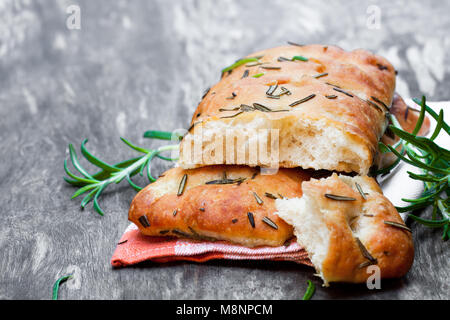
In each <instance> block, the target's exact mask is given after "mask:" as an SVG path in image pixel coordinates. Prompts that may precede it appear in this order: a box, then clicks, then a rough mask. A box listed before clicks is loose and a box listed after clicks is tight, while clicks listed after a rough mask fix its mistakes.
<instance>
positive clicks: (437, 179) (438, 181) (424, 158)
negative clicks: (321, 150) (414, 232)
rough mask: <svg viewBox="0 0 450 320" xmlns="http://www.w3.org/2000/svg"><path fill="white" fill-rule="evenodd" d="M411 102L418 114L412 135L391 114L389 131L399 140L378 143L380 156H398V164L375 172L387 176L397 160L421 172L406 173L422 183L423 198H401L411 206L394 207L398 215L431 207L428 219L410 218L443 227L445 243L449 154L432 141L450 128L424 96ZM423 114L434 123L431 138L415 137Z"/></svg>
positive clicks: (449, 232) (449, 217)
mask: <svg viewBox="0 0 450 320" xmlns="http://www.w3.org/2000/svg"><path fill="white" fill-rule="evenodd" d="M413 100H414V102H415V103H416V104H418V105H419V106H420V115H419V119H418V121H417V124H416V127H415V128H414V130H413V132H412V133H409V132H406V131H404V130H403V129H402V128H401V126H400V124H399V122H398V121H397V119H396V118H395V116H393V115H391V114H390V117H391V121H392V125H391V126H390V127H389V128H390V129H391V130H392V132H393V133H394V134H395V135H397V136H398V137H399V138H400V140H399V141H398V142H397V143H396V144H394V145H393V146H390V145H384V144H383V143H379V146H380V150H381V151H382V152H383V153H385V152H392V153H394V154H395V155H396V156H397V161H396V162H395V163H394V164H392V165H390V166H389V167H387V168H383V169H381V170H378V171H377V172H376V173H377V174H379V173H387V172H389V171H390V170H391V169H392V168H393V167H395V166H396V165H397V163H399V162H400V161H404V162H406V163H409V164H410V165H412V166H414V167H416V168H418V169H420V171H421V173H413V172H410V171H408V175H409V177H410V178H411V179H414V180H419V181H422V182H423V184H424V191H423V193H422V195H421V196H420V197H419V198H418V199H402V200H403V201H405V202H408V203H410V205H408V206H405V207H397V210H398V211H399V212H409V211H416V210H419V209H423V208H426V207H428V206H432V207H433V211H432V216H431V219H425V218H421V217H418V216H417V215H414V214H409V217H411V218H412V219H413V220H415V221H417V222H419V223H421V224H423V225H425V226H427V227H430V228H443V233H442V239H443V240H444V241H446V240H448V239H449V238H450V214H449V204H450V203H449V196H450V188H449V183H450V151H449V150H448V149H445V148H443V147H441V146H439V145H437V144H436V143H435V142H434V140H435V139H436V138H437V137H438V135H439V134H441V133H442V134H447V135H450V127H449V125H448V124H447V123H445V121H444V112H443V110H441V111H440V112H439V114H437V113H436V112H434V111H433V110H432V109H431V108H430V107H429V106H427V104H426V99H425V97H422V99H421V100H418V99H413ZM426 113H428V114H429V115H430V116H431V117H433V118H434V119H435V120H436V122H437V123H436V128H435V130H434V132H433V133H432V135H431V137H430V138H426V137H420V136H417V133H418V132H419V130H420V128H421V126H422V124H423V121H424V119H425V114H426ZM442 130H444V132H442ZM399 146H401V151H400V152H399V151H397V148H398V147H399Z"/></svg>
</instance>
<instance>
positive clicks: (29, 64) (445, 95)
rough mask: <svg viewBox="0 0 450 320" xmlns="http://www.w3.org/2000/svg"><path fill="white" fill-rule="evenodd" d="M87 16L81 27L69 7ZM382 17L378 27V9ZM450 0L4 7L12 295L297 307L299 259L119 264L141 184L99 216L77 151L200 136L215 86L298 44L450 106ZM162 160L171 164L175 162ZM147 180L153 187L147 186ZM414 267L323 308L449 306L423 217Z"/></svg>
mask: <svg viewBox="0 0 450 320" xmlns="http://www.w3.org/2000/svg"><path fill="white" fill-rule="evenodd" d="M71 4H77V5H79V6H80V7H81V30H69V29H68V28H67V27H66V18H67V16H68V15H67V13H66V9H67V7H68V6H69V5H71ZM369 5H377V6H378V7H379V9H380V10H381V11H380V12H381V22H380V29H375V30H374V29H370V28H368V27H367V19H368V14H367V9H368V7H369ZM449 11H450V2H449V1H432V0H428V1H427V0H422V1H406V0H403V1H394V0H388V1H385V0H383V1H381V0H380V1H375V0H372V1H356V0H351V1H348V0H347V1H317V0H301V1H297V0H289V1H284V0H272V1H261V0H258V1H256V0H253V1H238V0H227V1H225V0H220V1H207V0H203V1H201V0H197V1H193V0H176V1H163V0H152V1H147V0H141V1H138V0H133V1H131V0H130V1H109V0H102V1H100V0H85V1H77V0H72V1H55V0H53V1H49V0H45V1H44V0H35V1H32V0H17V1H13V0H2V1H1V2H0V133H1V139H0V204H1V206H0V298H8V299H15V298H26V299H48V298H50V296H51V286H52V285H53V282H54V281H55V280H56V279H57V278H58V277H59V276H61V275H63V274H67V273H70V272H74V273H75V279H74V280H71V281H69V282H67V283H66V284H65V285H64V289H62V290H61V293H60V297H61V298H63V299H64V298H65V299H86V298H96V299H122V298H126V299H153V298H163V299H192V298H211V299H215V298H218V299H223V298H231V299H242V298H250V299H267V298H274V299H299V298H300V297H301V296H302V295H303V292H304V290H305V287H306V280H307V279H314V280H313V281H314V282H315V283H316V284H317V285H319V284H320V281H319V280H318V279H316V278H314V277H313V272H312V269H310V268H306V267H302V266H297V265H295V264H292V263H271V262H267V263H257V264H255V263H252V262H229V261H220V262H210V263H206V264H194V263H174V264H168V265H156V264H146V265H143V266H139V267H132V268H126V269H121V270H113V269H112V268H111V267H110V257H111V255H112V253H113V250H114V247H115V244H116V242H117V240H118V239H119V237H120V235H121V233H122V231H123V230H124V229H125V227H126V226H127V224H128V222H127V209H128V206H129V203H130V201H131V199H132V197H133V196H134V194H135V193H134V191H133V190H130V189H129V188H128V187H126V186H125V185H119V186H114V187H112V188H111V189H109V190H108V192H106V193H105V195H104V196H103V198H102V202H101V204H102V205H103V208H104V209H105V211H106V215H105V216H104V217H100V216H98V215H97V214H96V213H94V211H93V210H92V209H91V208H90V207H89V208H88V209H87V210H85V211H82V210H80V208H79V201H75V200H74V201H70V196H71V194H72V193H73V192H74V189H73V188H72V187H70V186H68V185H66V184H65V183H64V182H63V180H62V177H63V176H64V171H63V166H62V164H63V160H64V158H67V156H68V149H67V145H68V143H70V142H71V143H75V145H76V147H77V148H78V147H79V143H80V142H81V141H82V139H84V138H89V139H90V142H89V144H88V146H89V148H90V149H91V150H92V151H93V152H94V153H95V154H99V155H104V158H105V159H106V160H108V161H111V162H114V161H119V160H122V159H125V158H126V157H130V156H132V155H133V152H131V151H130V150H129V149H128V148H126V147H125V146H123V145H122V144H121V142H120V141H119V136H124V137H127V138H129V139H130V140H131V141H134V142H136V143H138V144H140V145H147V146H156V145H157V143H156V142H152V141H144V139H143V138H142V137H141V136H142V133H143V132H144V131H145V130H148V129H163V130H171V129H176V128H183V127H186V126H187V124H188V122H189V118H190V115H191V113H192V112H193V110H194V109H195V107H196V104H197V102H198V101H199V99H200V97H201V95H202V92H203V91H204V89H205V88H206V87H208V86H209V85H211V84H213V83H214V82H215V81H217V80H218V78H219V75H220V74H219V73H220V71H219V70H220V69H221V68H222V67H224V66H226V65H228V64H230V63H231V62H233V61H234V60H236V59H237V58H239V57H240V56H242V55H246V54H248V53H250V52H252V51H256V50H260V49H263V48H267V47H271V46H276V45H279V44H283V43H285V41H286V40H291V41H296V42H300V43H324V44H337V45H340V46H342V47H343V48H345V49H354V48H357V47H363V48H367V49H370V50H373V51H375V52H377V53H380V54H382V55H385V56H386V57H387V58H388V59H389V60H391V62H392V63H393V64H394V65H395V66H396V68H397V69H398V70H399V72H400V74H399V77H398V91H399V92H400V93H401V94H403V95H404V96H406V97H409V96H419V95H420V94H422V93H426V95H427V96H428V98H429V99H430V100H450V92H449V90H448V89H449V86H448V83H449V79H450V63H449V62H450V61H449V60H450V58H449V55H448V54H446V53H447V52H448V51H449V50H450V33H449V31H450V16H449V15H448V12H449ZM164 165H165V164H163V163H160V164H158V167H157V168H158V169H159V170H160V171H161V170H163V169H164ZM140 182H141V183H144V181H140ZM412 228H413V229H414V230H415V233H414V234H415V244H416V248H417V252H416V261H415V264H414V266H413V268H412V270H411V271H410V273H409V274H408V275H407V276H406V277H405V278H403V279H399V280H391V281H383V282H382V288H383V290H381V291H368V290H367V289H365V287H364V286H352V285H333V286H332V287H331V288H328V289H322V288H320V286H319V287H318V290H317V293H316V295H315V299H327V298H328V299H330V298H331V299H334V298H355V299H386V298H395V299H397V298H400V299H418V298H428V299H431V298H433V299H439V298H440V299H442V298H445V299H447V298H448V293H449V292H450V290H449V285H448V278H449V276H450V274H449V271H448V270H449V251H448V244H444V243H442V242H441V240H440V234H439V233H438V232H434V231H432V230H429V229H426V228H424V227H421V226H418V225H416V224H414V223H412Z"/></svg>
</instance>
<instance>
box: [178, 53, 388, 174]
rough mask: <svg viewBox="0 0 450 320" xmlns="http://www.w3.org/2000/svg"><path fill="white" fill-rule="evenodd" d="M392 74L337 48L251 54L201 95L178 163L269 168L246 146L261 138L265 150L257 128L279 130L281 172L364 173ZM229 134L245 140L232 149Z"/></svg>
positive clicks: (382, 125)
mask: <svg viewBox="0 0 450 320" xmlns="http://www.w3.org/2000/svg"><path fill="white" fill-rule="evenodd" d="M395 73H396V72H395V70H394V68H393V67H392V65H391V64H390V63H389V62H388V61H387V60H386V59H384V58H383V57H381V56H378V55H375V54H372V53H370V52H368V51H365V50H354V51H350V52H347V51H344V50H342V49H340V48H338V47H335V46H322V45H305V46H299V45H288V46H282V47H277V48H273V49H268V50H263V51H260V52H256V53H254V54H251V55H249V56H248V57H246V58H243V59H241V60H238V61H237V62H236V63H235V64H234V65H232V66H230V67H228V68H225V69H224V70H223V75H222V79H221V80H220V81H219V83H217V84H216V85H214V86H213V87H211V88H210V89H209V90H208V91H207V92H206V94H205V95H204V97H203V99H202V101H201V103H200V104H199V106H198V107H197V110H196V111H195V113H194V115H193V118H192V121H191V128H190V130H189V132H188V134H187V135H186V136H185V137H184V139H183V140H182V142H181V145H180V160H179V164H180V165H181V166H182V167H183V168H187V169H188V168H194V167H199V166H205V165H213V164H229V165H230V164H238V165H249V166H273V162H272V159H269V158H268V157H259V158H258V159H257V160H256V161H254V160H253V159H250V157H249V150H248V149H249V146H250V145H252V144H255V143H258V142H261V141H262V143H265V142H268V145H269V149H270V146H271V144H270V139H271V137H270V133H269V134H267V132H260V131H258V130H260V129H278V130H279V131H278V133H279V150H278V151H277V152H278V154H279V161H278V165H279V167H285V168H292V167H302V168H304V169H307V168H312V169H326V170H336V171H340V172H357V173H359V174H367V173H368V172H369V168H370V167H371V166H372V164H373V161H374V156H375V154H376V152H377V149H378V140H379V139H380V138H381V136H382V135H383V133H384V131H385V129H386V125H387V117H386V113H387V112H388V110H389V107H390V106H391V103H392V99H393V96H394V88H395ZM199 129H201V134H200V131H197V130H199ZM227 130H229V131H228V132H231V133H232V134H234V136H236V139H237V140H238V138H239V139H243V140H238V141H240V142H238V145H237V146H236V147H233V148H232V147H228V146H227V145H226V144H225V143H223V141H225V135H226V131H227ZM230 130H231V131H230ZM195 132H198V133H199V134H196V135H195V134H194V133H195ZM196 139H197V142H200V141H198V139H201V142H202V145H201V149H200V150H198V149H195V148H194V143H195V141H196ZM221 141H222V142H221ZM227 147H228V148H227ZM240 147H241V148H240ZM222 150H223V154H224V156H223V157H217V151H222Z"/></svg>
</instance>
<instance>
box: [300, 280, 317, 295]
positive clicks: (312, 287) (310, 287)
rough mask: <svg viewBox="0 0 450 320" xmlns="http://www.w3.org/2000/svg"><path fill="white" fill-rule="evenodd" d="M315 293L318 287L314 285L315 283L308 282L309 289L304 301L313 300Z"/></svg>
mask: <svg viewBox="0 0 450 320" xmlns="http://www.w3.org/2000/svg"><path fill="white" fill-rule="evenodd" d="M315 291H316V286H315V285H314V283H312V281H311V280H308V288H307V289H306V292H305V295H304V296H303V298H302V300H311V298H312V296H313V295H314V292H315Z"/></svg>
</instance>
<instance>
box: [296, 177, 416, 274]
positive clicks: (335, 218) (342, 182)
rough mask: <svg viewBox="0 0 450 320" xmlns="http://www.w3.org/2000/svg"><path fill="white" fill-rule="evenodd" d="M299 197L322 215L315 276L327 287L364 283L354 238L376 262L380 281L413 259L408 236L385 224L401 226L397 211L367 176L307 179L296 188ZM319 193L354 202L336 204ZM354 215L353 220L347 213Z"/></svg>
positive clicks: (363, 265)
mask: <svg viewBox="0 0 450 320" xmlns="http://www.w3.org/2000/svg"><path fill="white" fill-rule="evenodd" d="M355 182H357V183H358V184H359V185H360V186H361V187H362V190H363V191H364V192H366V193H368V194H367V195H366V197H367V200H365V199H363V197H362V196H361V194H360V193H359V191H357V189H356V185H355ZM302 188H303V192H304V194H305V195H308V196H309V197H313V198H314V199H315V201H316V202H317V204H318V206H320V208H321V210H323V212H325V223H326V225H327V228H328V230H329V232H330V242H329V248H328V254H327V256H326V258H325V260H324V261H323V264H322V266H321V271H322V274H323V278H324V279H326V281H327V282H337V281H343V282H355V283H358V282H364V281H366V280H367V278H368V277H369V276H370V275H371V274H372V273H367V267H368V265H369V263H368V262H370V261H369V260H368V259H367V257H365V256H364V255H363V253H362V250H361V248H360V246H359V245H358V242H357V241H358V240H357V238H358V239H359V240H360V241H361V243H362V244H363V245H364V247H365V248H366V249H367V251H368V252H369V253H370V255H371V256H372V257H373V258H375V259H376V261H377V262H376V263H374V264H376V265H377V266H378V267H379V268H380V271H381V274H380V275H381V277H382V278H393V277H401V276H403V275H404V274H405V273H406V272H407V271H408V270H409V269H410V267H411V265H412V262H413V259H414V246H413V241H412V236H411V233H410V232H409V231H407V230H404V229H401V228H398V227H394V226H391V225H388V224H386V223H385V221H388V222H395V223H398V224H401V225H404V222H403V220H402V219H401V217H400V216H399V214H398V212H397V210H396V209H395V208H394V206H393V205H392V204H391V203H390V202H389V200H388V199H387V198H386V197H384V196H383V194H382V192H381V189H380V188H379V186H378V185H377V183H376V182H375V180H374V179H372V178H369V177H354V178H349V177H338V176H337V175H336V174H334V175H333V176H332V177H330V178H327V179H322V180H315V179H311V180H310V181H307V182H304V183H303V184H302ZM325 194H337V195H342V196H347V197H351V198H354V199H356V201H336V200H333V199H329V198H326V197H325V196H324V195H325ZM349 212H354V213H359V215H357V217H356V218H354V217H349V216H348V213H349Z"/></svg>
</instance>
